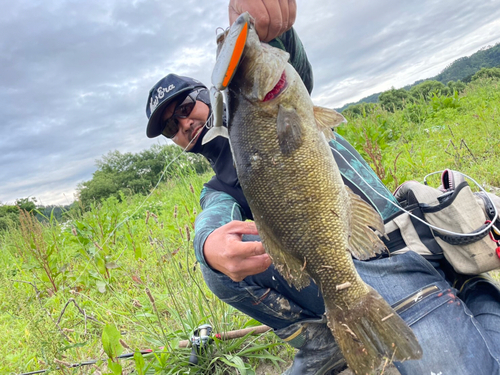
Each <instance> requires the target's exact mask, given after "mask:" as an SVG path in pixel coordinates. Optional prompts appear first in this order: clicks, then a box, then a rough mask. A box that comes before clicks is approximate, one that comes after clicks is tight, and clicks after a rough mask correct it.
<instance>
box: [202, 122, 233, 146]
mask: <svg viewBox="0 0 500 375" xmlns="http://www.w3.org/2000/svg"><path fill="white" fill-rule="evenodd" d="M217 137H224V138H227V139H229V134H228V132H227V128H226V127H224V126H218V127H213V128H210V130H209V131H208V132H207V133H206V134H205V136H204V137H203V139H202V140H201V144H202V145H204V144H206V143H208V142H210V141H211V140H212V139H214V138H217Z"/></svg>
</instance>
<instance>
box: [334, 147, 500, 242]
mask: <svg viewBox="0 0 500 375" xmlns="http://www.w3.org/2000/svg"><path fill="white" fill-rule="evenodd" d="M330 149H331V150H332V151H333V152H335V153H336V154H337V155H338V156H340V157H341V158H342V159H343V160H344V161H345V162H346V164H347V165H348V166H349V167H350V168H351V169H352V170H353V171H354V173H355V174H356V175H357V176H358V177H359V178H361V180H362V181H363V182H364V183H365V184H366V185H367V186H368V187H369V188H370V189H371V190H372V191H373V192H374V193H375V194H377V195H378V196H379V197H381V198H382V199H384V200H386V201H387V202H389V203H390V204H392V205H393V206H395V207H396V208H398V209H400V210H402V211H404V212H406V213H407V214H408V215H410V216H411V217H413V218H414V219H416V220H418V221H420V222H421V223H423V224H425V225H427V226H428V227H429V228H432V229H434V230H437V231H439V232H444V233H448V234H451V235H454V236H461V237H475V236H477V235H479V234H482V233H484V232H487V231H489V230H490V229H491V228H492V227H493V228H495V229H497V228H496V227H495V226H494V225H493V223H494V222H495V221H496V220H497V218H498V211H497V209H496V206H495V205H494V204H493V202H491V199H490V198H489V197H488V195H487V192H486V191H485V190H484V189H483V187H482V186H481V185H479V183H477V182H476V180H474V179H473V178H472V177H469V176H467V175H466V174H465V173H462V172H458V173H460V174H461V175H463V176H464V177H467V178H468V179H470V180H471V181H473V182H474V183H475V184H476V185H477V186H478V187H479V189H480V190H481V191H482V192H484V193H486V196H487V198H488V199H490V203H491V204H492V206H493V208H494V210H495V216H494V218H493V220H491V221H490V223H488V225H487V226H486V227H485V228H483V229H482V230H480V231H479V232H475V233H456V232H452V231H449V230H447V229H444V228H439V227H436V226H434V225H432V224H430V223H428V222H426V221H425V220H422V219H421V218H419V217H417V216H415V215H414V214H412V213H411V212H410V211H407V210H405V209H404V208H403V207H401V206H400V205H398V204H396V203H395V202H393V201H391V200H390V199H389V198H387V197H386V196H384V195H382V194H380V193H379V192H378V191H377V190H375V188H373V186H371V185H370V184H369V183H368V182H366V180H365V179H364V178H363V176H361V175H360V174H359V173H358V171H357V170H356V169H355V168H354V167H353V166H352V165H351V164H349V162H348V161H347V160H346V158H344V156H343V155H342V154H341V153H340V152H339V151H338V150H336V149H334V148H333V147H332V146H330ZM363 168H365V169H366V170H367V171H368V172H370V173H372V171H370V170H369V169H368V168H367V167H366V166H364V165H363ZM442 172H443V171H440V172H433V173H430V174H428V175H427V176H425V177H424V181H425V179H426V178H427V177H428V176H430V175H433V174H436V173H442ZM497 230H498V229H497Z"/></svg>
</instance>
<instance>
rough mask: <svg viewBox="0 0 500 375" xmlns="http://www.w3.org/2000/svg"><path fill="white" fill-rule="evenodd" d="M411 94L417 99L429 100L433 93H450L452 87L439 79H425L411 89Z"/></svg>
mask: <svg viewBox="0 0 500 375" xmlns="http://www.w3.org/2000/svg"><path fill="white" fill-rule="evenodd" d="M410 94H411V96H412V97H413V98H415V99H416V100H419V99H421V98H423V99H424V100H426V101H427V100H429V99H430V98H431V97H432V95H433V94H441V95H449V94H450V88H449V87H448V86H445V85H444V84H443V83H442V82H438V81H425V82H422V83H420V84H418V85H417V86H413V87H412V88H411V89H410Z"/></svg>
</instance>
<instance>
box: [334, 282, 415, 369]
mask: <svg viewBox="0 0 500 375" xmlns="http://www.w3.org/2000/svg"><path fill="white" fill-rule="evenodd" d="M370 289H371V290H370V292H369V293H368V295H366V296H365V298H363V300H362V301H361V302H359V303H358V304H357V305H356V306H354V307H353V308H349V309H348V310H345V309H344V310H342V309H340V308H338V307H336V306H335V305H333V304H332V305H333V306H331V308H330V307H329V306H328V303H327V318H328V326H329V327H330V329H331V330H332V333H333V335H334V336H335V338H336V339H337V343H338V345H339V347H340V350H341V351H342V354H343V355H344V357H345V359H346V362H347V364H348V365H349V367H350V368H351V370H352V371H353V372H354V373H355V374H363V375H364V374H370V373H372V371H373V370H374V369H376V368H378V367H379V366H380V364H381V360H382V357H386V358H388V359H389V360H391V361H399V362H402V361H405V360H408V359H419V358H421V357H422V348H421V347H420V344H419V343H418V341H417V338H416V337H415V335H414V333H413V331H412V330H411V328H410V327H408V325H407V324H406V323H405V321H404V320H403V319H401V317H400V316H399V315H398V314H397V313H395V312H394V310H393V309H392V308H391V307H390V306H389V304H388V303H387V302H386V301H385V300H384V299H383V298H382V297H381V296H380V295H379V294H378V293H377V292H376V291H375V290H374V289H372V288H370ZM325 302H326V301H325Z"/></svg>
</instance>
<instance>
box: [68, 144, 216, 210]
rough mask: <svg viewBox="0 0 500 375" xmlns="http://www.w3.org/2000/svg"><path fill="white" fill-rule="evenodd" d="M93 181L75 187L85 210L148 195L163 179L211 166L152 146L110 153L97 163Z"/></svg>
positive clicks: (177, 150) (173, 149)
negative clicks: (125, 196)
mask: <svg viewBox="0 0 500 375" xmlns="http://www.w3.org/2000/svg"><path fill="white" fill-rule="evenodd" d="M96 165H97V170H96V171H95V172H94V174H93V176H92V179H91V180H89V181H86V182H83V183H81V184H79V185H78V188H77V190H78V196H79V200H80V201H81V202H82V204H83V205H84V206H85V207H88V206H89V205H90V203H92V202H94V201H101V200H102V199H105V198H108V197H110V196H114V197H116V198H118V199H120V191H121V192H125V193H127V194H147V193H149V191H150V190H151V189H152V188H153V187H155V186H156V184H157V183H158V181H159V180H160V177H161V175H162V173H163V170H164V169H165V167H166V166H167V165H168V168H167V169H166V170H165V176H164V178H167V177H175V176H179V175H185V174H189V173H204V172H206V171H208V170H209V169H210V165H209V164H208V163H207V162H206V161H205V159H204V158H203V157H202V156H200V155H195V154H187V153H184V152H183V151H182V149H181V148H179V147H177V146H174V145H165V146H160V145H153V146H152V147H151V148H149V149H147V150H145V151H142V152H141V153H138V154H132V153H125V154H122V153H120V152H119V151H111V152H109V153H108V154H107V155H105V156H103V157H102V159H100V160H97V161H96Z"/></svg>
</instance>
